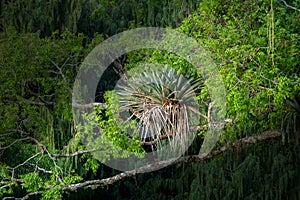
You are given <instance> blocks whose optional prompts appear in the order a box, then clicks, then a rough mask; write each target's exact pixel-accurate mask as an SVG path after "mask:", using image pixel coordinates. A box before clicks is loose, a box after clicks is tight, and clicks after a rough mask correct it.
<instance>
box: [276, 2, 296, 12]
mask: <svg viewBox="0 0 300 200" xmlns="http://www.w3.org/2000/svg"><path fill="white" fill-rule="evenodd" d="M281 1H282V2H283V3H284V5H285V6H286V7H288V8H290V9H292V10H296V11H298V12H300V9H298V8H295V7H294V6H290V5H288V4H287V3H286V1H284V0H281Z"/></svg>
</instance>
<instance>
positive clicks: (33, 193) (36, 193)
mask: <svg viewBox="0 0 300 200" xmlns="http://www.w3.org/2000/svg"><path fill="white" fill-rule="evenodd" d="M38 194H42V191H37V192H30V193H28V194H27V195H25V196H24V197H22V198H17V197H4V198H3V200H9V199H15V200H26V199H29V198H30V197H31V196H34V195H38Z"/></svg>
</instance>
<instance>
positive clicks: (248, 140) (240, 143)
mask: <svg viewBox="0 0 300 200" xmlns="http://www.w3.org/2000/svg"><path fill="white" fill-rule="evenodd" d="M281 135H282V134H281V133H280V132H279V131H266V132H264V133H262V134H261V135H257V136H251V137H245V138H242V139H239V140H237V141H235V142H233V143H232V144H230V145H225V146H223V147H221V148H219V149H217V150H215V151H212V152H211V153H208V154H199V155H190V156H185V157H181V158H179V159H170V160H166V161H158V162H156V163H153V164H149V165H146V166H143V167H141V168H138V169H134V170H130V171H126V172H122V173H120V174H117V175H115V176H112V177H109V178H105V179H96V180H88V181H84V182H81V183H75V184H70V185H64V186H62V190H65V191H76V190H77V189H79V188H86V187H91V188H93V189H95V188H97V187H104V186H108V185H111V184H113V183H115V182H117V181H120V180H122V179H124V178H128V177H133V176H135V175H136V174H137V173H143V172H147V171H153V170H156V169H160V168H162V167H165V166H168V165H171V164H172V165H175V164H178V163H191V162H198V161H202V160H208V159H210V158H213V157H214V156H217V155H220V154H222V153H224V152H227V151H230V150H232V149H234V148H238V149H239V148H242V147H245V146H248V145H250V144H256V143H258V142H261V141H265V140H268V139H272V138H277V137H280V136H281ZM40 145H41V146H43V145H42V144H40ZM80 152H82V153H83V151H80ZM62 155H63V154H62ZM65 155H67V156H72V155H71V154H65ZM76 155H79V153H73V156H76ZM35 156H36V155H34V156H32V157H31V158H29V159H27V160H30V159H32V158H33V157H35ZM27 160H26V161H25V162H27ZM25 162H24V163H25ZM53 187H54V186H47V188H44V189H51V188H53ZM41 193H42V191H36V192H31V193H28V194H27V195H26V196H24V197H23V198H16V197H5V198H4V199H28V198H29V197H30V196H33V195H37V194H41Z"/></svg>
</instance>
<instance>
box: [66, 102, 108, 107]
mask: <svg viewBox="0 0 300 200" xmlns="http://www.w3.org/2000/svg"><path fill="white" fill-rule="evenodd" d="M72 106H73V107H75V108H94V107H97V106H103V107H104V108H107V104H105V103H97V102H95V103H88V104H78V103H76V102H74V103H72Z"/></svg>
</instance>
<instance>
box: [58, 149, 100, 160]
mask: <svg viewBox="0 0 300 200" xmlns="http://www.w3.org/2000/svg"><path fill="white" fill-rule="evenodd" d="M96 151H100V149H98V150H97V149H90V150H82V151H76V152H73V153H67V154H52V156H53V157H54V158H61V157H73V156H78V155H82V154H85V153H92V152H96Z"/></svg>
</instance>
